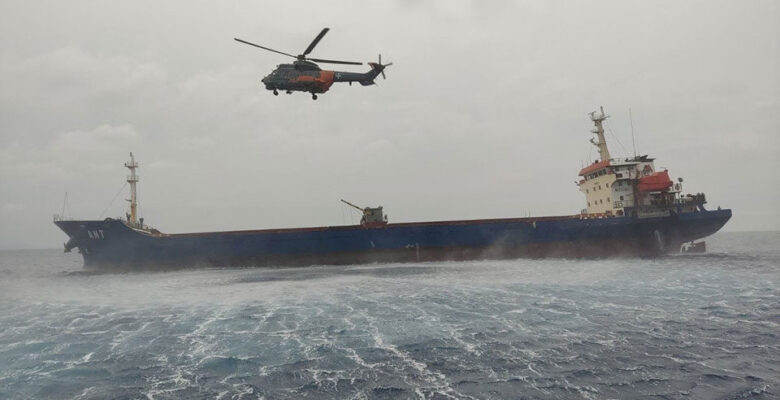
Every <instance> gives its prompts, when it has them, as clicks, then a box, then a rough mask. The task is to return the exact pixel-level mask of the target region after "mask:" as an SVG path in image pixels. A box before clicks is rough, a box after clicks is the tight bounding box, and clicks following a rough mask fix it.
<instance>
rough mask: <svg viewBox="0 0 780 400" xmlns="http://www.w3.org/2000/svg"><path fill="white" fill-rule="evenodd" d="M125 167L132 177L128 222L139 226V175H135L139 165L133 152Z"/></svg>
mask: <svg viewBox="0 0 780 400" xmlns="http://www.w3.org/2000/svg"><path fill="white" fill-rule="evenodd" d="M125 167H127V169H129V170H130V175H129V176H128V177H127V183H129V184H130V198H129V199H128V200H127V201H129V202H130V215H129V216H128V218H127V222H128V223H129V224H130V225H133V226H134V225H137V224H138V211H137V210H138V195H137V193H136V189H135V184H136V183H138V175H136V174H135V169H136V168H138V163H137V162H135V157H133V153H132V152H131V153H130V161H128V162H126V163H125Z"/></svg>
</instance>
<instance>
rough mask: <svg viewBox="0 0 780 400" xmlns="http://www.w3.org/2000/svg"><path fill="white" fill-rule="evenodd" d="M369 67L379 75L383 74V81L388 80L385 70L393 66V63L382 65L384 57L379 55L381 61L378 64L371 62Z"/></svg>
mask: <svg viewBox="0 0 780 400" xmlns="http://www.w3.org/2000/svg"><path fill="white" fill-rule="evenodd" d="M368 65H370V66H371V69H372V70H373V71H374V72H376V73H377V75H378V74H382V79H387V76H386V75H385V68H387V67H389V66H391V65H393V63H387V64H382V55H381V54H380V55H379V61H378V62H375V63H374V62H370V63H368Z"/></svg>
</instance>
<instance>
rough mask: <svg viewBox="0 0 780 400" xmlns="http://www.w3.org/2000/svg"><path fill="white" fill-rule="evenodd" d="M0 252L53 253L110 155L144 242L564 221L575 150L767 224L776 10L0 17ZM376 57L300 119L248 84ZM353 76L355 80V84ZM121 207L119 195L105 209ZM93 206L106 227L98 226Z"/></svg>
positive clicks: (776, 102) (741, 218)
mask: <svg viewBox="0 0 780 400" xmlns="http://www.w3.org/2000/svg"><path fill="white" fill-rule="evenodd" d="M0 4H2V5H0V11H2V12H0V14H1V16H0V33H2V35H0V45H1V46H2V53H1V54H0V74H1V75H2V77H3V79H2V88H1V89H2V90H0V123H1V125H0V128H1V129H2V131H0V220H2V221H3V223H2V224H0V247H3V248H17V247H54V246H57V244H58V243H60V242H62V241H63V240H64V236H63V235H62V234H61V233H60V232H58V231H57V229H56V227H54V226H53V225H52V224H51V223H50V217H51V214H53V213H55V212H59V211H60V208H61V206H62V198H63V194H64V192H65V191H67V192H68V193H69V199H70V206H71V211H72V214H73V215H75V216H80V217H87V218H97V217H98V216H99V215H98V214H99V213H100V212H101V211H102V210H103V209H104V208H105V207H106V205H107V204H108V203H109V201H110V200H111V199H112V197H113V196H114V194H115V193H116V192H117V190H119V189H120V187H121V186H122V184H123V183H124V182H123V179H124V176H125V174H126V171H125V170H124V168H123V167H122V163H123V162H124V161H125V159H126V158H127V153H128V152H129V151H134V152H135V154H136V155H137V157H138V160H139V162H140V163H141V170H140V173H141V183H140V190H139V191H140V196H141V201H142V205H141V210H142V213H143V214H144V215H145V216H146V218H147V221H149V222H150V223H152V224H153V225H155V226H157V227H158V228H160V229H161V230H163V231H166V232H182V231H191V230H221V229H244V228H247V229H249V228H261V227H269V228H270V227H287V226H311V225H321V224H326V225H327V224H342V223H345V222H349V217H348V216H347V215H348V214H345V213H348V212H351V211H349V210H345V209H343V208H341V205H340V204H339V203H338V199H339V198H348V199H351V200H354V201H355V202H358V203H361V204H366V205H369V204H382V205H384V206H385V207H386V210H387V211H388V212H389V214H390V217H391V219H392V220H394V221H411V220H431V219H450V218H483V217H507V216H520V215H526V214H528V213H531V214H533V215H547V214H570V213H574V212H577V211H578V210H579V209H580V208H582V206H583V202H584V199H583V197H582V196H581V195H580V193H579V192H578V191H577V188H576V186H574V184H573V181H574V180H575V178H576V173H577V171H578V170H579V168H580V166H581V164H582V163H583V162H588V157H589V154H590V157H593V156H594V155H595V152H594V151H592V150H591V149H590V148H589V147H590V145H589V144H588V143H587V140H588V139H589V137H590V134H589V133H588V131H589V129H590V124H589V121H588V119H587V115H586V113H587V112H589V111H591V110H593V109H595V108H596V107H597V106H599V105H602V104H603V105H604V106H605V107H606V109H607V111H608V112H609V113H610V114H612V115H613V118H612V119H610V120H609V126H610V127H611V128H612V131H613V132H614V134H615V135H616V136H617V138H615V137H613V136H612V135H610V136H608V140H610V145H611V149H612V151H613V153H617V154H618V155H619V154H621V153H624V150H623V149H622V148H621V146H620V145H619V144H618V142H617V140H616V139H619V140H620V142H622V144H623V147H625V148H626V150H625V152H630V151H631V137H630V129H629V121H628V108H629V107H631V108H632V111H633V116H634V126H635V131H636V134H637V143H638V146H639V149H640V151H641V152H642V153H650V154H651V155H653V156H656V157H658V161H657V164H658V165H660V166H664V167H667V168H669V169H670V171H671V173H672V174H673V175H674V176H683V177H685V179H686V186H687V189H688V190H691V191H705V192H707V194H708V198H709V199H710V201H711V205H712V206H716V205H723V206H728V207H732V208H734V213H735V216H734V218H733V219H732V221H731V222H730V223H729V225H727V228H728V229H739V230H752V229H780V222H778V221H780V218H779V217H780V212H778V211H777V206H776V204H778V203H780V189H778V188H779V187H780V185H779V184H780V182H779V181H780V178H778V177H777V174H775V173H774V171H775V170H776V169H777V168H778V167H779V166H780V163H779V162H778V161H777V154H778V150H780V139H778V137H779V136H778V134H779V133H780V117H779V116H778V115H780V113H778V110H780V76H779V75H778V72H777V71H779V70H780V65H778V64H779V63H778V61H779V60H780V54H778V49H780V45H779V43H778V38H780V28H779V27H778V23H777V21H778V20H780V11H779V10H780V7H779V6H778V4H777V3H776V2H771V1H763V2H762V1H756V2H748V3H745V2H726V1H724V2H712V1H707V2H684V3H680V2H623V1H620V2H618V1H614V2H613V1H598V2H577V3H571V2H547V1H540V2H512V1H505V2H476V1H468V0H463V1H431V2H429V1H426V2H415V1H402V2H389V1H388V2H372V3H366V2H358V1H348V2H339V3H337V4H329V5H328V6H327V7H324V6H323V5H322V4H321V3H314V2H312V3H300V2H296V3H294V4H293V3H284V2H283V3H257V2H220V3H218V4H215V3H210V2H166V3H162V4H161V3H159V2H134V3H127V4H108V3H106V4H103V3H97V4H96V3H94V2H86V1H73V2H67V4H66V3H49V4H40V3H35V4H33V3H32V2H8V1H6V2H2V3H0ZM323 26H329V27H331V29H332V30H331V32H330V33H329V34H328V36H327V37H326V38H325V39H324V40H323V41H322V43H321V44H320V46H319V47H318V48H317V49H316V51H315V55H316V56H320V57H332V58H344V59H358V60H363V61H372V60H375V58H376V54H377V53H379V52H382V54H383V60H387V61H394V62H395V64H394V65H393V66H392V67H390V68H388V70H387V74H388V80H386V81H381V80H380V81H379V86H378V87H368V88H363V87H355V86H353V87H349V86H334V87H333V88H332V89H331V91H330V92H329V93H327V94H325V95H323V96H321V98H320V100H318V101H316V102H314V101H312V100H311V99H310V98H309V97H308V96H306V95H293V96H286V95H281V96H279V97H278V98H277V97H274V96H272V95H270V93H268V92H266V91H265V90H263V89H262V88H261V87H260V86H259V79H260V78H261V77H262V76H263V75H264V74H266V73H267V72H269V71H270V70H271V69H273V67H274V66H275V65H276V64H279V63H281V62H285V61H287V60H285V59H284V58H282V57H281V56H277V55H274V54H271V53H265V52H262V51H261V50H258V49H253V48H251V47H248V46H242V45H240V44H237V43H235V42H233V40H232V38H233V37H236V36H237V37H243V38H245V39H247V40H252V41H256V42H259V43H263V44H265V45H268V46H271V47H274V48H278V49H280V50H284V51H290V52H296V51H300V50H302V49H303V48H304V47H305V46H306V45H307V44H308V43H309V41H310V40H311V38H312V37H313V36H314V35H315V34H316V33H317V32H318V31H319V29H321V28H322V27H323ZM355 70H360V68H355ZM121 199H122V198H121V197H120V200H121ZM120 200H117V201H116V202H115V203H114V204H113V205H112V206H111V207H110V208H109V210H108V211H107V214H108V215H122V214H123V212H124V207H125V206H126V204H125V202H123V201H120Z"/></svg>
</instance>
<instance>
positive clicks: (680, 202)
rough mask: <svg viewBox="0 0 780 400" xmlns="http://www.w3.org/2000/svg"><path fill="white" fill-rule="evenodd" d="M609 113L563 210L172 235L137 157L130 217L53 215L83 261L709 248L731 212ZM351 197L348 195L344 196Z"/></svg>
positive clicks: (277, 262) (191, 262)
mask: <svg viewBox="0 0 780 400" xmlns="http://www.w3.org/2000/svg"><path fill="white" fill-rule="evenodd" d="M606 118H608V116H607V115H606V114H604V109H603V108H601V109H600V111H594V112H593V113H590V119H591V120H592V121H593V124H594V125H595V127H594V129H593V130H592V133H593V134H594V135H595V136H596V137H594V138H591V140H590V141H591V143H592V144H593V145H595V146H596V147H597V148H598V152H599V159H598V160H596V161H594V162H593V163H592V164H590V165H588V166H586V167H585V168H582V169H581V170H580V171H579V179H578V180H577V182H576V184H577V186H578V187H579V190H580V191H581V192H582V193H583V194H584V195H585V204H586V206H585V208H584V209H582V210H581V211H580V212H579V213H577V214H573V215H564V216H547V217H527V218H498V219H478V220H453V221H432V222H405V223H390V222H389V221H388V219H387V217H386V216H385V214H384V211H383V208H382V207H365V208H362V207H357V206H354V205H353V204H351V203H348V204H350V206H353V207H355V208H356V209H357V210H358V211H359V212H360V213H361V214H362V217H361V221H360V224H357V225H345V226H322V227H312V228H290V229H260V230H242V231H223V232H199V233H178V234H166V233H162V232H160V231H158V230H157V229H154V228H151V227H149V226H148V225H147V224H146V222H145V221H144V219H143V218H138V215H137V209H138V199H137V192H136V185H137V184H138V181H139V179H138V175H137V174H136V169H137V168H138V163H137V162H136V161H135V157H134V156H133V154H132V153H130V161H128V162H126V163H125V167H127V168H128V169H129V170H130V174H129V175H128V177H127V182H128V183H129V185H130V199H129V200H128V201H129V202H130V207H129V208H130V209H129V212H127V213H126V215H125V216H124V217H123V218H106V219H103V220H74V219H68V218H65V217H63V216H55V217H54V223H55V224H56V225H57V226H58V227H59V228H60V229H62V230H63V231H64V232H65V233H66V234H67V235H68V237H69V240H68V241H67V243H65V251H66V252H68V251H71V250H72V249H78V251H79V253H81V255H82V256H83V258H84V265H85V267H95V268H111V267H120V268H131V269H133V268H139V269H140V268H144V269H149V268H151V269H163V268H190V267H224V266H257V267H259V266H291V265H327V264H364V263H375V262H382V263H384V262H425V261H443V260H474V259H508V258H522V257H533V258H541V257H571V258H598V257H612V256H629V257H637V256H638V257H655V256H660V255H665V254H670V253H677V252H680V249H681V247H684V248H686V249H698V250H701V249H703V242H699V243H696V242H695V241H696V240H698V239H701V238H703V237H706V236H708V235H711V234H713V233H715V232H717V231H718V230H719V229H720V228H721V227H722V226H723V225H724V224H726V222H727V221H728V220H729V218H731V210H729V209H720V207H718V209H717V210H707V209H706V208H705V204H706V198H705V195H704V194H703V193H696V194H685V195H684V194H683V191H682V179H678V180H677V182H673V181H672V180H671V179H670V177H669V172H668V171H667V170H661V171H659V170H657V169H656V167H655V165H654V162H653V161H654V160H653V159H652V158H650V157H648V156H646V155H643V156H634V157H629V158H612V157H611V156H610V153H609V149H608V147H607V141H606V139H605V135H604V127H603V121H604V120H605V119H606ZM345 202H346V201H345Z"/></svg>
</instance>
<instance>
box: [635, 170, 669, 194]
mask: <svg viewBox="0 0 780 400" xmlns="http://www.w3.org/2000/svg"><path fill="white" fill-rule="evenodd" d="M670 187H672V180H671V179H669V172H668V171H661V172H655V173H653V174H650V175H648V176H643V177H641V178H639V191H640V192H657V191H659V190H668V189H669V188H670Z"/></svg>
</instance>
